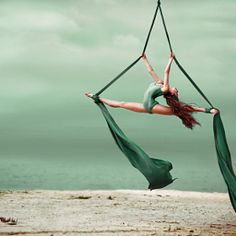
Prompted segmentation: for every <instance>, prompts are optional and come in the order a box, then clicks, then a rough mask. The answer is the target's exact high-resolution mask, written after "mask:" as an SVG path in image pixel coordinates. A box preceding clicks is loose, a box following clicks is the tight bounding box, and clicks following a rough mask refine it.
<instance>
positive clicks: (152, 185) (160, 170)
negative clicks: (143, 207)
mask: <svg viewBox="0 0 236 236" xmlns="http://www.w3.org/2000/svg"><path fill="white" fill-rule="evenodd" d="M94 100H95V102H96V104H97V105H98V107H99V108H100V109H101V111H102V114H103V116H104V118H105V120H106V122H107V125H108V127H109V129H110V131H111V134H112V136H113V138H114V140H115V142H116V144H117V145H118V147H119V148H120V150H121V151H122V152H123V153H124V154H125V156H126V157H127V158H128V160H129V161H130V163H131V164H132V165H133V166H134V167H135V168H137V169H138V170H139V171H140V172H141V173H142V174H143V175H144V176H145V177H146V179H147V180H148V182H149V187H148V188H149V189H157V188H163V187H165V186H166V185H168V184H170V183H172V182H173V181H174V180H175V179H172V176H171V174H170V170H171V169H172V164H171V162H169V161H164V160H160V159H155V158H151V157H150V156H149V155H148V154H147V153H145V152H144V151H143V149H141V148H140V147H139V146H138V145H137V144H135V143H134V142H133V141H131V140H130V139H129V138H128V137H127V136H126V135H125V134H124V133H123V131H122V130H121V129H120V127H119V126H118V125H117V124H116V122H115V120H114V119H113V118H112V116H111V114H110V113H109V111H108V109H107V108H106V107H105V105H104V104H103V103H102V102H100V101H99V99H98V98H94Z"/></svg>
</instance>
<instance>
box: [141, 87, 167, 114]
mask: <svg viewBox="0 0 236 236" xmlns="http://www.w3.org/2000/svg"><path fill="white" fill-rule="evenodd" d="M162 95H163V92H162V91H161V87H160V85H159V84H157V83H151V84H150V85H149V87H148V89H147V90H146V92H145V93H144V99H143V106H144V108H145V109H146V110H147V111H148V113H152V109H153V107H154V106H155V105H157V104H158V102H157V101H156V100H155V99H156V98H157V97H159V96H162Z"/></svg>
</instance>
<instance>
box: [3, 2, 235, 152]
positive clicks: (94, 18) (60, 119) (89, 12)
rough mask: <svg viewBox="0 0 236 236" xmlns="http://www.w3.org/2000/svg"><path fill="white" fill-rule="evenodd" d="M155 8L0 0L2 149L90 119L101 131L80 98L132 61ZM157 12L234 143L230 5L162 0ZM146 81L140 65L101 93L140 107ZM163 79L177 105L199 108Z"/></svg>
mask: <svg viewBox="0 0 236 236" xmlns="http://www.w3.org/2000/svg"><path fill="white" fill-rule="evenodd" d="M155 8H156V1H151V0H139V1H134V0H128V1H124V0H122V1H114V0H90V1H87V0H67V1H63V0H57V1H53V0H43V1H34V0H24V1H23V0H10V1H3V0H2V1H0V32H1V37H0V83H1V86H0V114H1V130H2V134H4V135H3V136H2V137H1V143H2V144H1V145H2V147H3V149H4V148H6V149H7V150H8V149H9V150H10V149H11V150H14V149H17V150H18V149H19V146H20V147H22V148H24V147H25V148H26V147H28V146H30V145H31V144H29V142H32V145H38V141H39V140H38V137H41V139H40V142H42V143H44V142H45V145H46V141H43V140H45V139H60V140H61V142H66V140H67V139H68V138H69V139H70V140H71V139H73V137H74V135H75V132H76V133H78V132H81V129H82V128H87V127H90V125H91V122H95V123H93V124H94V126H96V125H101V124H100V122H101V120H99V121H97V119H96V120H94V119H93V118H94V116H99V114H98V113H97V110H96V109H95V107H94V105H93V104H91V102H90V101H88V99H86V98H85V97H84V96H83V93H84V92H86V91H93V92H96V91H97V90H98V89H100V88H101V87H102V86H103V85H105V84H106V83H107V82H109V80H111V79H112V78H113V77H114V76H116V75H117V74H118V73H119V72H120V71H121V70H122V69H124V68H125V67H126V66H127V65H128V64H130V63H131V62H132V61H133V60H134V59H136V58H137V57H138V56H139V55H140V53H141V51H142V48H143V45H144V42H145V38H146V35H147V32H148V29H149V27H150V23H151V20H152V17H153V14H154V11H155ZM162 8H163V12H164V14H165V18H166V23H167V26H168V30H169V32H170V36H171V40H172V44H173V48H174V51H175V53H176V56H177V57H178V58H179V60H180V62H181V63H182V64H183V65H184V67H185V68H186V70H187V71H188V72H189V74H190V75H192V77H193V79H194V80H195V81H196V83H197V84H198V85H199V86H200V87H201V88H202V89H203V91H204V92H205V93H206V94H207V96H208V97H209V98H210V100H211V101H212V102H213V104H215V105H216V106H218V107H219V108H220V109H221V110H222V114H223V118H224V119H225V120H226V127H227V129H228V130H229V129H232V130H231V131H232V132H231V133H230V130H229V136H230V137H231V140H233V141H235V135H234V134H233V133H235V130H236V129H235V125H234V123H233V122H234V119H235V116H236V109H235V98H236V95H235V89H236V82H235V79H236V78H235V66H236V65H235V61H236V60H235V55H236V30H235V24H236V15H235V10H236V2H235V1H234V0H228V1H223V0H207V1H204V2H199V1H186V0H180V1H174V0H164V1H163V3H162ZM160 23H161V21H160V18H159V17H158V19H157V22H156V24H155V26H154V30H153V34H152V37H151V40H150V44H149V46H148V49H147V54H148V57H149V58H150V61H151V63H152V64H153V66H154V67H155V68H156V70H157V73H159V74H160V76H162V74H163V70H164V67H165V65H166V62H167V60H168V56H169V52H168V45H167V43H166V39H165V37H164V32H163V28H162V26H161V24H160ZM150 82H151V78H150V77H149V75H148V73H147V72H146V71H145V67H144V66H143V64H142V62H140V63H139V64H138V65H137V66H136V67H135V68H134V69H132V71H131V72H129V73H128V74H127V75H126V76H124V78H122V79H121V80H120V81H118V82H117V83H116V84H115V85H114V86H112V87H111V88H110V89H109V90H108V91H106V92H105V93H104V96H108V97H110V98H114V99H122V100H132V101H137V100H138V101H142V97H143V92H144V90H145V88H146V86H147V85H148V83H150ZM171 82H172V83H173V85H174V86H178V88H179V90H180V94H181V96H182V98H183V100H184V101H187V102H194V103H197V104H198V105H202V106H207V104H206V103H205V102H204V101H203V100H202V99H201V98H200V97H199V95H198V94H197V93H196V92H195V90H194V89H193V88H192V87H191V85H190V84H189V83H188V82H187V81H186V79H185V78H184V77H183V75H182V74H181V73H180V72H179V71H178V70H177V67H176V66H173V70H172V73H171ZM126 116H127V113H125V112H124V113H122V117H124V119H125V117H126ZM128 116H129V114H128ZM201 119H202V118H201ZM203 119H205V118H203ZM129 120H130V121H131V120H132V118H131V117H127V125H128V124H129V123H128V121H129ZM96 122H98V123H96ZM153 122H154V121H153ZM104 125H105V124H104ZM87 131H88V135H90V131H89V129H88V130H87ZM40 135H41V136H40ZM60 135H61V136H60ZM71 137H72V138H71ZM77 138H78V137H75V139H77ZM10 140H11V141H10ZM34 140H35V142H34ZM231 142H232V141H231Z"/></svg>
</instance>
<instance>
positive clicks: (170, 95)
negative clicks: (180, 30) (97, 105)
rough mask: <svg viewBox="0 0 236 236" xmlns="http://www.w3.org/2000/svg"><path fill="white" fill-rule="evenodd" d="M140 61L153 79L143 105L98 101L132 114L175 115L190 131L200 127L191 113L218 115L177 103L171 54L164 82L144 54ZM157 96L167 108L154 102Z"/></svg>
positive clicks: (212, 111)
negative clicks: (171, 78) (170, 76)
mask: <svg viewBox="0 0 236 236" xmlns="http://www.w3.org/2000/svg"><path fill="white" fill-rule="evenodd" d="M142 59H143V61H144V64H145V65H146V67H147V70H148V72H149V73H150V74H151V76H152V78H153V79H154V83H151V84H150V86H149V87H148V89H147V91H146V92H145V94H144V102H143V103H134V102H120V101H112V100H109V99H106V98H99V100H100V101H101V102H103V103H105V104H107V105H108V106H110V107H115V108H124V109H127V110H130V111H134V112H141V113H152V114H161V115H176V116H177V117H179V118H180V119H181V120H182V123H183V124H184V125H185V126H186V127H187V128H190V129H192V128H193V127H194V125H196V124H198V125H200V124H199V123H198V121H196V120H195V118H194V117H193V116H192V113H193V112H205V113H211V114H214V115H215V114H216V113H218V110H217V109H215V108H202V107H194V106H191V105H188V104H185V103H182V102H180V101H179V98H178V90H177V88H175V87H171V86H170V83H169V75H170V69H171V64H172V62H173V60H174V54H173V53H171V55H170V58H169V61H168V64H167V66H166V69H165V73H164V80H161V79H160V78H159V76H158V75H157V74H156V73H155V71H154V70H153V68H152V66H151V65H150V63H149V61H148V59H147V57H146V55H145V54H143V55H142ZM85 95H86V96H88V97H91V98H93V96H94V95H93V94H92V93H86V94H85ZM159 96H164V97H165V99H166V103H167V104H168V106H164V105H161V104H159V103H158V102H157V101H156V100H155V99H156V98H157V97H159Z"/></svg>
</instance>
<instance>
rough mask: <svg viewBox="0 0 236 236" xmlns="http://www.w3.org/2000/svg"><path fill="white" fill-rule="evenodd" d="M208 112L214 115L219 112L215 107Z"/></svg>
mask: <svg viewBox="0 0 236 236" xmlns="http://www.w3.org/2000/svg"><path fill="white" fill-rule="evenodd" d="M210 112H211V114H213V115H216V114H218V113H219V110H217V109H216V108H212V109H211V111H210Z"/></svg>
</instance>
